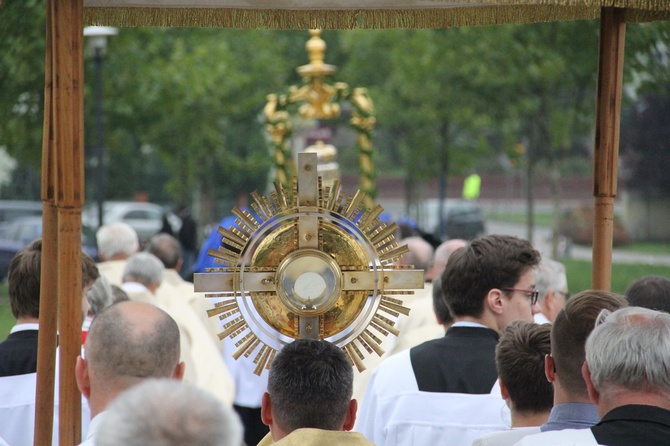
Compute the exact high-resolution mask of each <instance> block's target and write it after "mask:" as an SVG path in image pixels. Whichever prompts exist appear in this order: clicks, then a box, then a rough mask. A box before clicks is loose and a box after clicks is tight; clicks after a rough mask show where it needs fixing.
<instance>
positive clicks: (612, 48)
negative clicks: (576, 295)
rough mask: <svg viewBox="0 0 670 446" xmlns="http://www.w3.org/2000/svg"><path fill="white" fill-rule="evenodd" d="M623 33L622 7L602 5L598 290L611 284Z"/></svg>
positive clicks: (595, 280) (596, 181)
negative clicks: (604, 6) (603, 6)
mask: <svg viewBox="0 0 670 446" xmlns="http://www.w3.org/2000/svg"><path fill="white" fill-rule="evenodd" d="M625 37H626V22H625V10H623V9H620V8H602V11H601V16H600V48H599V54H598V87H597V88H598V90H597V96H596V129H595V157H594V175H593V196H594V197H595V219H594V227H593V272H592V276H591V283H592V286H593V288H594V289H599V290H610V289H611V286H612V237H613V229H614V198H615V197H616V193H617V169H618V158H619V123H620V115H621V90H622V85H623V82H622V79H623V58H624V44H625Z"/></svg>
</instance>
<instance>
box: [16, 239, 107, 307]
mask: <svg viewBox="0 0 670 446" xmlns="http://www.w3.org/2000/svg"><path fill="white" fill-rule="evenodd" d="M81 271H82V289H83V288H85V287H86V286H89V285H93V283H94V282H95V281H96V280H97V279H98V277H100V273H99V272H98V267H97V266H96V264H95V261H94V260H93V259H92V258H91V257H90V256H89V255H88V254H86V253H84V252H82V253H81ZM41 274H42V239H37V240H33V241H32V242H31V243H30V244H28V246H26V247H25V248H23V249H22V250H20V251H19V252H17V253H16V255H15V256H14V258H12V260H11V262H10V263H9V270H8V272H7V284H8V292H9V305H10V307H11V309H12V315H13V316H14V317H15V318H16V319H18V318H19V317H34V318H38V317H40V283H41Z"/></svg>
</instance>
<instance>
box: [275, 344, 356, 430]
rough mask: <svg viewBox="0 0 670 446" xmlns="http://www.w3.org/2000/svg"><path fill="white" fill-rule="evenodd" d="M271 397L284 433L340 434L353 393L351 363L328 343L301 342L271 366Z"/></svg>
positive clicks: (284, 352)
mask: <svg viewBox="0 0 670 446" xmlns="http://www.w3.org/2000/svg"><path fill="white" fill-rule="evenodd" d="M268 393H269V394H270V400H271V404H272V414H273V415H274V417H275V419H276V422H277V424H278V425H279V427H281V429H282V430H284V431H286V432H292V431H294V430H296V429H300V428H315V429H324V430H339V429H340V427H341V426H342V423H343V422H344V419H345V417H346V414H347V410H348V408H349V402H350V401H351V395H352V393H353V370H352V368H351V363H350V362H349V359H347V356H346V355H345V353H344V352H343V351H342V350H341V349H339V348H338V347H336V346H334V345H333V344H331V343H330V342H328V341H317V340H313V339H298V340H296V341H294V342H292V343H290V344H288V345H286V346H285V347H284V348H283V349H282V350H281V351H280V352H279V353H278V354H277V356H276V357H275V359H274V361H273V362H272V367H271V368H270V376H269V378H268Z"/></svg>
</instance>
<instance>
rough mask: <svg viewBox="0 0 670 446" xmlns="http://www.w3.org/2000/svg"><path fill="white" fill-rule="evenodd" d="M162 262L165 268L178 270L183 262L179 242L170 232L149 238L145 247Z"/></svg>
mask: <svg viewBox="0 0 670 446" xmlns="http://www.w3.org/2000/svg"><path fill="white" fill-rule="evenodd" d="M145 250H146V251H147V252H149V253H151V254H153V255H155V256H156V257H158V259H159V260H160V261H161V262H163V265H165V268H167V269H174V270H176V271H179V269H180V268H181V265H182V263H183V260H182V253H181V244H180V243H179V240H177V239H176V238H174V237H173V236H171V235H170V234H166V233H164V232H163V233H161V234H157V235H154V236H153V237H151V239H149V243H148V244H147V246H146V249H145Z"/></svg>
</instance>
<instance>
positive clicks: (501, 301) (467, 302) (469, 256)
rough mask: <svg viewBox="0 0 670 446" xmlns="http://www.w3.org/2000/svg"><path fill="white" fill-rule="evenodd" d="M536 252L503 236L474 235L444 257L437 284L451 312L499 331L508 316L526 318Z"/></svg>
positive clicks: (529, 317)
mask: <svg viewBox="0 0 670 446" xmlns="http://www.w3.org/2000/svg"><path fill="white" fill-rule="evenodd" d="M539 262H540V253H539V252H537V251H536V250H535V249H533V246H532V245H531V244H530V243H529V242H528V241H526V240H522V239H520V238H517V237H512V236H508V235H488V236H484V237H479V238H476V239H474V240H473V241H472V242H470V244H469V245H468V246H467V247H465V248H462V249H458V250H457V251H456V252H454V253H453V254H452V255H451V257H450V258H449V262H448V263H447V265H446V267H445V269H444V274H443V275H442V289H443V290H444V293H445V298H446V301H447V305H449V309H450V310H451V313H452V315H453V316H454V317H455V318H456V319H459V318H471V319H476V320H479V321H480V322H482V323H484V324H485V325H487V326H489V327H491V328H493V329H495V330H498V331H502V330H503V329H504V328H505V327H506V326H507V325H508V324H509V323H510V322H512V321H514V320H526V321H529V322H530V321H532V318H533V308H532V307H533V306H532V299H531V296H532V294H533V290H534V289H535V278H534V276H533V269H534V268H535V267H536V266H537V265H538V263H539Z"/></svg>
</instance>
